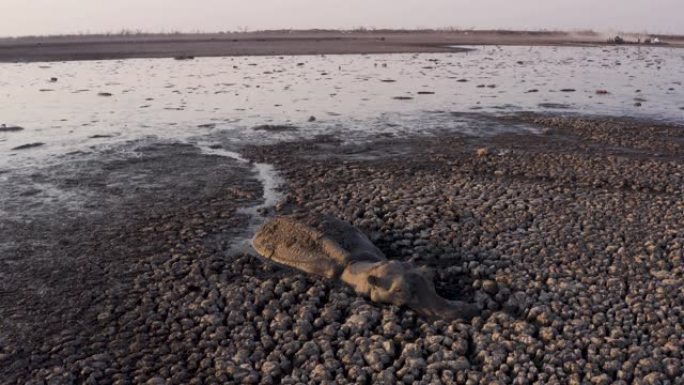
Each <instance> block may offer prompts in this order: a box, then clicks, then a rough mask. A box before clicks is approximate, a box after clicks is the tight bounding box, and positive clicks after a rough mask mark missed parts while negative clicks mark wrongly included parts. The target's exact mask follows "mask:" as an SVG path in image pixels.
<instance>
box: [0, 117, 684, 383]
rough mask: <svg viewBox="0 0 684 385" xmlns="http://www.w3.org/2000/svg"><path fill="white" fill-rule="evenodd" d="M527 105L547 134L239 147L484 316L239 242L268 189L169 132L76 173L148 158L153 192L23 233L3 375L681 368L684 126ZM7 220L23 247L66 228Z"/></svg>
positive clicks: (506, 374) (123, 171) (667, 378)
mask: <svg viewBox="0 0 684 385" xmlns="http://www.w3.org/2000/svg"><path fill="white" fill-rule="evenodd" d="M520 122H528V123H533V124H536V125H540V126H541V127H543V128H545V134H543V135H527V134H525V135H512V134H505V135H500V136H497V137H493V138H490V139H487V140H482V139H476V138H470V137H455V136H440V137H437V138H413V139H411V140H386V139H384V140H383V139H381V140H379V141H377V142H376V143H375V144H374V145H373V146H366V147H360V148H359V150H358V151H351V150H350V149H349V148H348V147H345V146H342V145H341V142H340V141H338V140H337V139H335V138H329V137H328V138H321V139H317V140H312V141H308V142H295V143H284V144H278V145H274V146H261V147H253V148H250V149H248V151H247V153H246V155H247V156H248V157H249V158H250V159H253V160H256V161H266V162H270V163H273V164H277V165H278V167H279V169H280V170H281V172H282V175H283V176H284V178H285V179H286V181H287V190H288V193H287V196H286V199H285V200H284V201H283V203H282V204H280V205H279V206H278V208H277V209H278V211H279V212H280V213H291V212H321V213H327V214H333V215H336V216H338V217H340V218H343V219H345V220H346V221H349V222H350V223H352V224H354V225H355V226H357V227H359V228H361V229H362V230H363V231H364V232H365V233H366V234H367V235H368V236H369V238H370V239H371V240H372V241H373V242H374V243H375V244H376V245H378V246H379V247H380V248H381V249H382V251H383V252H384V253H385V254H386V255H387V256H388V257H389V258H396V259H402V260H413V261H418V262H419V263H420V264H425V265H429V266H433V267H436V268H437V269H436V270H437V273H438V274H437V277H436V286H437V288H438V291H439V292H440V294H442V295H444V296H446V297H449V298H452V299H462V300H468V301H471V300H472V301H477V302H480V303H481V304H482V305H483V306H484V307H485V309H486V310H485V311H484V312H483V314H482V315H481V317H476V318H475V319H473V320H472V321H470V322H464V321H454V322H450V323H446V322H444V321H436V322H428V321H426V320H424V319H422V318H420V317H418V316H417V315H416V314H415V313H413V312H412V311H410V310H406V309H400V308H396V307H381V306H375V305H372V304H370V303H369V302H368V301H366V300H364V299H361V298H358V297H356V296H355V295H354V294H353V293H352V292H351V290H350V289H348V288H346V287H344V286H341V285H336V284H334V283H332V282H329V281H326V280H322V279H320V280H319V279H315V278H312V277H307V276H304V275H302V274H297V273H295V272H292V271H286V270H284V269H282V268H278V267H275V266H273V265H270V264H267V263H264V262H262V261H261V260H259V259H255V258H253V257H250V256H247V255H235V254H231V253H226V251H225V250H226V248H225V242H227V241H229V240H230V239H231V238H232V237H234V236H236V235H237V234H238V233H239V229H241V228H244V225H245V223H246V218H244V216H241V215H239V214H237V213H236V212H235V208H236V207H238V206H245V205H248V204H252V203H254V201H256V200H257V198H256V196H258V190H259V187H258V185H257V184H255V181H254V180H252V179H249V177H248V174H247V170H246V169H242V170H241V169H240V167H241V166H240V165H239V164H236V163H235V162H233V161H231V160H229V159H224V158H217V157H208V156H202V155H200V154H198V153H196V152H193V151H192V150H190V149H185V148H180V149H179V148H175V147H174V148H172V149H168V148H163V149H158V150H157V151H156V152H154V151H152V152H151V153H148V155H146V156H145V157H143V159H140V160H138V161H135V162H133V163H129V162H123V163H121V162H122V161H118V162H114V163H112V164H109V163H107V164H108V165H109V166H108V167H110V168H109V169H106V170H107V172H103V173H102V174H97V173H96V174H95V175H97V177H92V175H83V178H82V180H84V181H85V180H90V181H91V182H89V183H90V184H91V188H93V189H95V191H99V192H100V193H102V192H103V191H101V190H98V189H102V188H103V187H101V186H103V185H110V184H111V181H107V178H108V176H107V175H110V174H111V171H112V169H111V168H113V169H114V170H119V171H120V172H119V174H118V175H120V177H121V178H124V177H125V176H126V175H131V174H144V175H147V173H148V172H150V170H152V171H154V173H153V175H163V176H164V177H165V178H168V179H165V181H166V182H165V183H162V181H157V184H158V185H160V186H162V187H160V190H155V191H153V192H150V193H148V194H142V193H135V194H133V195H131V196H130V197H128V198H125V199H123V193H124V191H120V192H119V194H122V195H121V197H122V200H121V199H113V198H111V199H107V200H105V201H104V202H102V203H103V209H105V212H106V213H110V212H111V213H119V214H117V215H111V216H109V215H105V216H103V217H102V218H100V219H97V218H95V219H93V220H92V222H88V223H86V224H83V223H77V222H74V223H73V224H71V225H70V226H66V225H65V226H64V227H59V228H52V230H51V232H48V234H49V235H48V236H49V239H48V240H47V242H45V243H46V244H50V245H52V246H53V247H44V246H43V247H42V248H40V247H37V246H35V247H32V248H26V247H15V248H11V246H10V253H14V254H11V255H14V258H11V260H12V261H13V263H18V265H17V266H15V265H12V264H8V263H6V261H5V260H3V261H2V262H3V263H5V265H3V266H2V269H0V271H3V273H5V274H7V275H8V276H9V277H10V279H9V281H3V284H2V285H3V286H2V291H1V292H0V293H1V294H0V301H2V302H0V320H2V321H0V322H2V324H1V325H0V326H2V328H0V330H1V331H0V333H1V334H0V378H2V379H6V381H4V382H6V383H22V384H23V383H26V382H28V381H31V380H50V379H53V378H54V380H53V381H54V382H55V383H60V382H59V381H62V382H63V383H69V382H72V383H85V382H88V383H103V384H109V383H116V384H124V383H145V382H148V381H149V382H148V383H174V384H175V383H178V384H181V383H189V384H200V383H212V382H218V383H283V384H294V383H299V382H304V383H320V382H325V381H337V382H338V383H349V382H352V383H397V382H398V381H403V382H404V383H414V381H417V382H416V383H419V384H423V383H425V384H427V383H440V382H443V383H457V384H493V383H520V384H526V383H536V384H549V383H559V384H564V383H570V384H572V383H577V384H580V383H594V384H608V383H620V384H627V383H640V384H657V383H663V384H664V383H671V384H676V383H681V379H682V375H683V374H684V372H683V371H682V369H683V368H682V364H681V362H682V358H683V357H682V351H684V346H683V342H682V341H684V330H682V327H681V319H682V317H683V316H684V314H682V309H683V307H684V297H682V295H681V293H682V290H684V286H683V285H684V268H683V267H682V257H683V255H682V249H683V248H682V244H684V228H683V227H682V225H681V224H682V223H684V211H683V210H682V207H684V201H683V200H684V196H683V194H682V190H683V188H684V156H683V155H682V154H684V129H682V128H681V127H671V126H662V125H653V124H645V123H638V122H630V121H623V120H611V119H599V120H589V119H581V118H570V119H568V118H549V117H540V116H536V115H528V116H521V117H516V118H515V119H511V123H520ZM482 147H486V148H487V153H486V154H484V155H482V156H476V150H477V149H478V148H482ZM131 162H132V161H131ZM97 166H98V167H100V166H101V165H97ZM171 169H173V170H176V171H177V170H184V172H183V173H181V175H178V176H177V177H176V176H174V172H164V170H167V171H169V170H171ZM199 170H201V172H199ZM50 175H55V173H54V172H51V173H50ZM86 177H87V178H86ZM124 179H129V178H128V177H125V178H124ZM178 180H187V183H186V184H184V185H183V186H181V187H177V186H174V183H175V182H177V181H178ZM105 182H109V183H105ZM63 183H67V182H63ZM164 187H166V189H165V188H164ZM137 190H138V189H134V190H132V191H137ZM143 191H144V190H143ZM160 192H164V193H161V194H160ZM108 194H109V195H105V196H111V194H112V192H110V193H108ZM131 213H135V215H131ZM221 213H223V214H221ZM45 220H46V221H47V219H45ZM0 221H1V222H0V223H1V224H2V225H3V227H4V229H5V230H7V229H9V230H11V231H10V232H3V233H9V234H15V235H13V236H12V237H13V240H14V242H17V243H20V242H23V241H22V240H24V239H30V238H31V237H33V238H35V237H37V235H36V234H39V232H40V231H43V230H45V229H47V228H51V227H50V226H51V225H52V223H51V222H41V221H37V223H34V224H33V225H31V226H30V227H26V228H24V227H22V226H20V225H19V224H13V223H11V222H8V221H6V220H2V219H0ZM66 222H68V221H66ZM54 245H59V246H58V247H54ZM65 256H69V258H67V259H64V257H65ZM31 260H34V261H35V260H40V261H41V263H43V261H48V265H47V266H43V265H42V264H37V265H32V264H30V263H29V261H31ZM50 261H52V262H50ZM55 261H59V262H55ZM50 263H52V264H57V265H58V266H57V270H55V266H52V265H50ZM62 265H63V266H62ZM60 266H61V267H60ZM26 269H28V272H26V271H25V270H26ZM53 271H57V273H53ZM36 277H37V278H36ZM41 288H49V290H41ZM57 298H59V300H57ZM40 322H44V323H46V324H47V326H48V327H45V326H44V325H40ZM48 330H49V332H48ZM50 335H51V337H50Z"/></svg>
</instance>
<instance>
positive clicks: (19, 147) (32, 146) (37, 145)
mask: <svg viewBox="0 0 684 385" xmlns="http://www.w3.org/2000/svg"><path fill="white" fill-rule="evenodd" d="M43 145H45V143H41V142H36V143H26V144H22V145H21V146H17V147H14V148H12V151H15V150H28V149H29V148H35V147H40V146H43Z"/></svg>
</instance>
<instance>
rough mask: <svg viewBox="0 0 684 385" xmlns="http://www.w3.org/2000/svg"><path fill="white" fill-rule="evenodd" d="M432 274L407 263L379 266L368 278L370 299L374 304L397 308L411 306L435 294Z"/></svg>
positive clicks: (391, 263) (389, 263) (393, 262)
mask: <svg viewBox="0 0 684 385" xmlns="http://www.w3.org/2000/svg"><path fill="white" fill-rule="evenodd" d="M432 279H433V278H432V273H431V271H430V270H429V269H427V268H425V267H418V268H417V267H414V266H413V265H411V264H409V263H405V262H398V261H388V262H385V263H382V264H380V265H378V266H377V267H376V268H374V269H373V271H372V272H371V273H370V274H369V276H368V284H369V286H370V297H371V300H372V301H374V302H383V303H390V304H393V305H397V306H406V305H411V304H413V303H414V302H416V300H419V299H420V298H421V297H422V296H424V292H425V291H426V289H427V291H430V288H432V289H431V291H432V292H433V293H434V285H433V283H432Z"/></svg>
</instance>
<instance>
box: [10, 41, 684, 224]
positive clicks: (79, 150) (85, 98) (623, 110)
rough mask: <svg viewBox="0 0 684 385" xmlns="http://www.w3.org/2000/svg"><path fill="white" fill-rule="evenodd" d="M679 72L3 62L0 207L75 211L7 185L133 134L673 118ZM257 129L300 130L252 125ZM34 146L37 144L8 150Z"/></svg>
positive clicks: (673, 57)
mask: <svg viewBox="0 0 684 385" xmlns="http://www.w3.org/2000/svg"><path fill="white" fill-rule="evenodd" d="M53 78H54V79H53ZM682 79H684V50H679V49H669V48H662V47H501V48H498V47H482V48H479V47H477V48H476V49H475V50H473V51H470V52H453V53H443V54H413V55H411V54H400V55H337V56H284V57H276V56H272V57H235V58H231V57H228V58H200V59H196V60H192V61H176V60H172V59H135V60H121V61H84V62H55V63H16V64H0V124H6V125H7V126H21V127H24V130H23V131H18V132H0V183H1V184H3V188H2V189H0V200H1V201H2V204H0V214H3V215H5V214H7V212H8V211H16V210H19V209H20V208H21V207H20V206H21V204H20V202H27V201H32V202H34V203H35V201H39V200H41V199H42V198H41V197H45V199H43V200H44V201H50V202H52V201H55V200H57V201H60V200H63V201H66V202H68V203H69V204H70V205H74V207H76V208H78V207H79V205H78V204H76V203H74V202H76V201H77V199H76V198H75V197H74V196H70V195H63V194H60V193H59V191H55V188H52V187H50V186H43V187H44V188H41V187H40V186H38V188H37V190H39V191H41V192H40V193H35V196H31V195H28V198H27V196H26V195H23V196H22V197H21V198H19V195H17V194H26V192H25V191H24V190H25V188H26V186H17V185H16V183H20V182H16V181H21V180H28V179H27V178H21V177H18V176H20V175H29V174H32V173H34V172H36V169H37V168H41V167H43V168H44V167H46V166H47V165H53V164H58V165H59V164H63V163H65V162H72V161H73V160H74V159H85V158H88V157H93V158H97V157H98V156H99V154H102V153H104V152H108V151H109V152H111V151H115V152H117V154H119V153H120V155H121V156H122V157H135V150H134V149H133V150H131V151H123V152H121V151H122V149H125V148H127V147H126V145H125V143H135V141H140V140H144V141H155V140H164V141H176V142H181V143H188V144H192V145H195V146H196V147H198V148H200V149H202V150H203V151H205V153H206V152H207V151H209V149H208V147H207V145H206V143H216V142H218V143H220V144H221V148H222V149H221V150H214V152H216V151H220V152H221V153H220V154H218V153H216V154H215V155H221V156H230V157H232V158H235V159H238V160H241V158H240V155H239V150H240V148H241V146H243V145H245V144H248V143H271V142H274V141H280V140H294V139H302V138H310V137H313V136H315V135H319V134H335V135H338V136H339V137H341V138H343V139H345V140H347V141H350V142H358V141H364V140H367V139H370V138H373V137H375V136H377V135H389V136H405V135H413V134H430V133H431V132H453V133H457V134H464V135H491V134H496V133H499V132H503V131H518V130H534V129H533V128H531V127H529V126H524V125H518V126H511V125H502V124H499V123H496V122H495V121H492V120H488V119H486V116H491V114H507V113H515V112H520V111H542V112H562V113H580V114H599V115H616V116H630V117H637V118H648V119H656V120H661V121H666V122H676V123H682V122H684V88H683V87H682ZM597 90H606V91H607V92H608V93H607V94H597ZM636 104H640V106H637V105H636ZM311 117H315V119H311ZM264 124H272V125H291V126H294V127H296V129H293V130H284V131H279V132H270V131H264V130H254V129H253V127H255V126H258V125H264ZM31 143H43V144H42V145H41V146H38V147H32V148H28V149H23V150H15V149H14V148H16V147H18V146H22V145H26V144H31ZM254 167H255V169H254V170H253V171H254V173H255V175H256V176H257V177H259V178H261V179H260V180H261V182H262V184H264V187H265V188H264V191H265V192H266V193H267V196H265V197H264V201H265V202H264V204H265V205H271V204H273V203H274V199H276V198H275V197H276V195H274V193H273V192H274V191H275V183H276V182H274V180H275V174H274V172H273V170H272V169H269V168H268V167H269V166H268V165H255V166H254ZM34 179H35V178H34ZM12 181H14V182H12ZM131 183H135V181H131ZM139 183H144V181H139ZM268 194H271V196H268ZM84 199H85V198H84ZM263 207H265V206H263V205H260V206H259V207H256V208H253V209H254V210H253V211H254V212H256V210H258V209H260V208H263ZM252 214H253V213H252Z"/></svg>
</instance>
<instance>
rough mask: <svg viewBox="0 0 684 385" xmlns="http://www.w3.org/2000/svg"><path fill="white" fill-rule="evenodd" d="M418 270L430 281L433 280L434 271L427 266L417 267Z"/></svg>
mask: <svg viewBox="0 0 684 385" xmlns="http://www.w3.org/2000/svg"><path fill="white" fill-rule="evenodd" d="M418 272H419V273H420V274H421V275H422V276H423V277H425V278H426V279H427V280H428V281H430V282H432V281H434V280H435V271H434V270H432V269H431V268H429V267H427V266H421V267H419V268H418Z"/></svg>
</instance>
